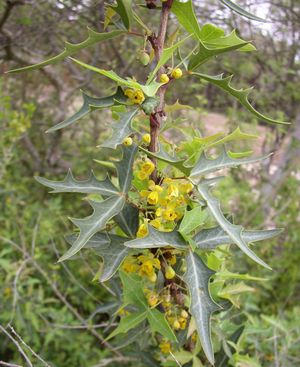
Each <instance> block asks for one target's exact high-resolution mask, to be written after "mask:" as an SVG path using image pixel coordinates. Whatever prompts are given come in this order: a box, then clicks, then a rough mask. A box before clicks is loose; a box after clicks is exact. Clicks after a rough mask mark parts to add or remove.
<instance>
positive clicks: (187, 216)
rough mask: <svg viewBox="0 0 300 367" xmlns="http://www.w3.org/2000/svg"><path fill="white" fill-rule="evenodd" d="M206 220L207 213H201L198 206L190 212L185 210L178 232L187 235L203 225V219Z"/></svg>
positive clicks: (201, 210)
mask: <svg viewBox="0 0 300 367" xmlns="http://www.w3.org/2000/svg"><path fill="white" fill-rule="evenodd" d="M206 218H207V212H206V211H203V209H202V208H201V207H200V206H196V207H195V208H194V209H192V210H189V211H188V210H186V211H185V213H184V217H183V219H182V221H181V223H180V226H179V229H178V232H180V233H182V234H185V235H188V234H189V233H191V232H192V231H193V230H194V229H196V228H197V227H199V226H200V225H203V224H204V222H205V219H206Z"/></svg>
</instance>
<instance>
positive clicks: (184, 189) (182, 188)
mask: <svg viewBox="0 0 300 367" xmlns="http://www.w3.org/2000/svg"><path fill="white" fill-rule="evenodd" d="M193 187H194V186H193V184H192V183H191V182H188V183H182V184H180V185H179V190H180V191H181V192H183V193H184V194H188V193H190V192H191V191H192V190H193Z"/></svg>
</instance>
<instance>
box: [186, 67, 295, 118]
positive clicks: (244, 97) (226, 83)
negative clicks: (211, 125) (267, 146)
mask: <svg viewBox="0 0 300 367" xmlns="http://www.w3.org/2000/svg"><path fill="white" fill-rule="evenodd" d="M192 74H193V75H196V76H198V77H199V78H201V79H203V80H206V81H208V82H210V83H212V84H214V85H216V86H217V87H219V88H221V89H223V90H225V91H226V92H227V93H229V94H231V95H232V96H233V97H235V98H236V99H237V100H238V101H239V102H240V103H241V104H242V105H243V106H244V107H245V108H247V110H248V111H250V112H251V113H252V114H253V115H254V116H256V117H257V118H259V119H260V120H264V121H266V122H271V123H275V124H289V122H282V121H278V120H274V119H272V118H270V117H267V116H265V115H263V114H261V113H260V112H258V111H257V110H256V109H255V108H254V107H253V106H252V105H251V103H250V102H249V100H248V96H249V93H250V92H251V90H252V88H248V89H235V88H233V87H232V86H231V84H230V82H231V80H232V77H233V75H230V76H228V77H225V78H223V74H220V75H216V76H210V75H207V74H201V73H195V72H193V73H192Z"/></svg>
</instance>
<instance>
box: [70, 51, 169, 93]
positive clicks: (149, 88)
mask: <svg viewBox="0 0 300 367" xmlns="http://www.w3.org/2000/svg"><path fill="white" fill-rule="evenodd" d="M70 59H71V60H73V61H74V62H76V64H78V65H80V66H82V67H84V68H86V69H88V70H91V71H95V72H96V73H99V74H101V75H104V76H106V77H107V78H109V79H111V80H113V81H115V82H117V83H118V84H120V85H124V86H126V87H128V88H133V89H138V90H141V91H143V93H145V94H146V95H147V96H148V97H153V96H155V94H156V92H157V90H158V88H160V87H161V86H162V85H163V83H158V82H156V81H153V82H151V83H150V84H148V85H143V84H140V83H138V82H136V81H135V80H133V79H124V78H121V77H120V76H119V75H118V74H116V73H115V72H114V71H113V70H104V69H99V68H96V67H95V66H92V65H89V64H86V63H84V62H82V61H79V60H77V59H74V58H72V57H70Z"/></svg>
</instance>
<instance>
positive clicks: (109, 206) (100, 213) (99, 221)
mask: <svg viewBox="0 0 300 367" xmlns="http://www.w3.org/2000/svg"><path fill="white" fill-rule="evenodd" d="M89 203H90V204H91V206H92V208H93V209H94V212H93V214H92V215H90V216H89V217H86V218H83V219H74V218H70V220H71V221H72V222H73V223H74V224H75V225H76V226H77V227H78V228H79V229H80V233H79V236H78V237H77V239H76V241H75V242H74V243H73V245H72V247H71V248H70V249H69V250H68V251H67V252H66V253H65V254H64V255H63V256H62V257H61V258H60V259H59V260H58V261H59V262H61V261H64V260H67V259H69V258H70V257H71V256H73V255H75V254H76V253H77V252H78V251H80V250H81V249H82V248H83V247H84V245H85V244H86V243H87V242H88V240H89V239H90V238H91V237H92V236H93V235H94V234H95V233H96V232H98V231H101V230H102V229H104V227H105V225H106V223H107V222H108V221H109V220H110V219H111V218H113V217H114V216H115V215H117V214H118V213H120V211H121V210H122V209H123V206H124V204H125V198H124V197H123V196H112V197H110V198H108V199H106V200H104V201H101V202H95V201H89Z"/></svg>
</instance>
